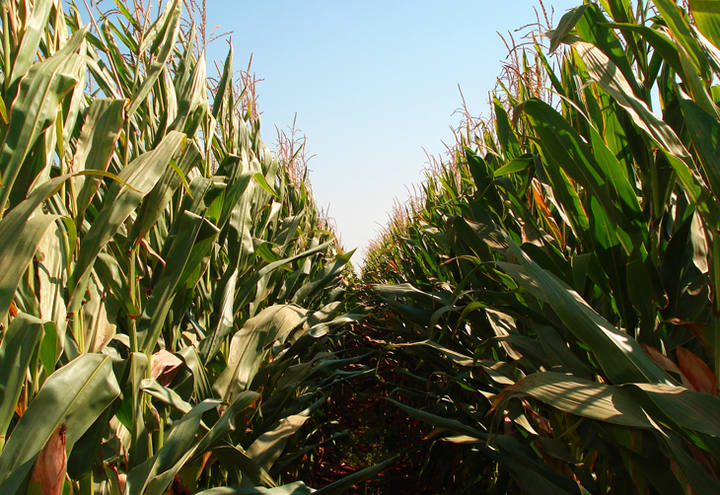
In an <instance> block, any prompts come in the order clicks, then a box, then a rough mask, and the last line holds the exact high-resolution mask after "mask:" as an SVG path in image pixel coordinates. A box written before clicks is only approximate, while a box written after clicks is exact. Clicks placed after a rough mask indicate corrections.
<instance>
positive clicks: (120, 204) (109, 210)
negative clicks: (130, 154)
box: [69, 131, 185, 313]
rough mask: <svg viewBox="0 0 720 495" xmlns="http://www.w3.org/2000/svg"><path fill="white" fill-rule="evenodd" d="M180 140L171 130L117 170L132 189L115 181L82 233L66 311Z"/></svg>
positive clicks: (77, 300) (75, 302) (79, 297)
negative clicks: (93, 218) (95, 263)
mask: <svg viewBox="0 0 720 495" xmlns="http://www.w3.org/2000/svg"><path fill="white" fill-rule="evenodd" d="M184 141H185V135H184V134H183V133H181V132H176V131H171V132H170V133H168V135H167V136H165V138H164V139H163V140H162V142H161V143H160V144H159V145H158V146H157V147H156V148H154V149H153V150H151V151H148V152H146V153H144V154H142V155H140V156H139V157H138V158H136V159H135V160H133V161H132V163H131V164H130V165H128V166H127V167H125V168H124V169H123V170H122V171H121V172H120V174H119V177H120V179H122V180H123V181H125V182H126V183H127V184H129V185H130V186H132V188H133V189H130V188H129V187H126V186H120V185H118V184H115V185H114V187H113V188H112V189H111V190H110V191H109V192H108V199H107V200H106V201H105V202H104V207H103V209H102V210H101V211H100V212H99V213H98V216H97V217H96V218H95V220H94V222H93V225H92V227H91V229H90V231H89V232H88V233H87V234H86V235H85V238H84V239H83V242H82V244H81V246H80V251H79V253H78V260H77V263H76V265H75V269H74V271H73V277H72V280H73V282H74V287H73V286H72V285H71V287H72V297H71V300H70V304H69V311H70V312H73V313H74V312H76V311H77V309H78V308H79V307H80V304H81V303H82V298H83V297H84V294H83V293H84V287H85V286H86V285H87V283H88V278H89V276H90V269H91V268H92V266H93V264H94V262H95V258H96V257H97V255H98V253H99V252H100V250H101V249H102V248H103V247H104V246H105V245H106V244H107V243H108V242H109V241H110V239H111V238H112V236H113V235H114V234H115V232H117V230H118V229H119V228H120V226H121V225H122V224H123V222H124V221H125V220H126V219H127V217H128V216H129V215H130V214H131V213H132V212H133V211H134V210H135V209H136V208H137V206H138V205H139V204H140V201H141V200H142V199H143V198H144V197H145V195H147V194H148V193H149V192H150V190H151V189H152V188H153V187H154V186H155V183H156V182H157V181H158V180H159V179H160V177H161V176H162V174H163V173H164V171H165V168H166V167H167V164H168V163H169V162H170V160H171V159H172V157H173V155H175V153H176V152H177V150H178V149H179V148H180V146H181V144H182V143H183V142H184Z"/></svg>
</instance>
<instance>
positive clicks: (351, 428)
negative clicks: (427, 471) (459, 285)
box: [302, 322, 442, 495]
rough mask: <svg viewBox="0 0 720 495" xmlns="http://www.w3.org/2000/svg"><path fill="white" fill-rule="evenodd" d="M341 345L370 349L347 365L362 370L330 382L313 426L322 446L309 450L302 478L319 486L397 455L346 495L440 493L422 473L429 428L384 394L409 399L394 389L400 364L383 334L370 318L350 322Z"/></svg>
mask: <svg viewBox="0 0 720 495" xmlns="http://www.w3.org/2000/svg"><path fill="white" fill-rule="evenodd" d="M353 330H354V331H353V332H350V334H349V335H348V337H347V341H346V342H344V343H343V347H344V348H345V349H346V350H347V352H350V353H353V354H362V353H367V352H368V351H370V352H371V355H370V356H369V357H368V358H367V359H366V360H365V364H351V365H349V366H348V368H347V370H348V371H352V370H357V368H358V367H361V366H365V367H366V368H367V370H368V372H367V373H366V374H363V375H361V376H359V377H357V378H354V379H352V380H350V381H343V382H340V383H337V384H335V385H334V386H333V388H332V390H331V392H330V393H329V397H328V405H327V408H326V410H325V415H324V416H323V418H322V422H319V424H317V425H315V427H317V428H318V430H317V433H316V435H317V438H318V440H319V443H321V444H322V446H320V447H318V449H317V450H316V451H315V452H313V453H312V454H309V456H308V459H307V461H308V463H307V465H308V468H307V472H306V473H304V474H305V476H304V477H303V478H302V479H305V480H307V481H308V482H309V483H310V484H311V485H313V486H318V487H320V486H324V485H327V484H329V483H331V482H333V481H336V480H338V479H340V478H342V477H344V476H347V475H349V474H351V473H353V472H355V471H357V470H359V469H362V468H364V467H367V466H372V465H375V464H378V463H380V462H382V461H384V460H386V459H389V458H392V457H397V459H396V460H395V461H394V462H393V463H392V464H391V465H390V466H389V467H387V468H386V469H385V470H383V471H382V472H380V473H379V474H378V475H377V476H376V477H374V478H371V479H369V480H367V481H365V482H362V483H358V484H357V485H355V486H353V487H352V488H351V489H349V490H348V491H347V493H350V494H363V495H369V494H384V493H393V494H403V493H413V494H423V493H428V494H429V493H442V489H441V486H442V483H432V482H431V481H430V480H428V479H425V478H427V477H426V476H424V475H423V463H424V462H425V459H426V457H427V454H428V450H429V449H430V446H431V443H430V442H429V441H428V440H427V435H428V434H429V433H430V432H431V428H430V427H428V426H427V425H426V424H424V423H422V422H420V421H419V420H417V419H415V418H412V417H410V416H408V415H407V414H406V413H404V412H403V411H401V410H400V409H398V408H397V407H396V406H394V405H393V404H392V403H390V402H389V401H387V400H386V397H390V396H392V397H393V398H394V399H398V400H402V401H404V402H406V403H412V402H413V399H412V398H410V397H406V396H405V395H403V394H402V393H401V392H398V391H397V387H398V386H399V385H401V384H404V383H405V382H406V381H407V377H405V376H404V375H403V373H402V372H401V369H402V366H403V363H400V362H399V361H398V358H397V356H396V355H394V353H392V352H387V351H386V350H385V347H386V344H387V343H386V342H385V341H384V340H382V338H383V337H385V338H387V337H386V334H385V333H384V332H382V331H381V330H378V329H377V328H376V327H374V326H373V324H372V323H371V322H368V323H363V324H359V325H355V326H354V329H353Z"/></svg>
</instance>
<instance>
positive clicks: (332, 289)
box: [0, 0, 374, 495]
mask: <svg viewBox="0 0 720 495" xmlns="http://www.w3.org/2000/svg"><path fill="white" fill-rule="evenodd" d="M116 7H117V10H116V12H115V13H114V14H108V15H100V16H97V14H96V15H95V16H94V18H93V21H92V26H84V25H83V23H82V21H81V17H80V14H79V13H78V10H77V9H76V8H75V7H74V6H68V4H67V3H65V2H63V1H61V0H34V1H31V0H10V1H8V2H4V3H3V5H2V6H1V7H0V13H1V14H2V27H3V29H2V45H1V46H2V48H1V49H0V53H1V54H2V56H0V60H2V61H1V62H0V67H2V69H1V70H0V135H2V142H1V145H0V157H1V158H0V163H1V165H0V260H2V261H0V263H1V264H2V269H1V270H0V324H1V325H2V330H1V332H0V336H1V338H2V340H1V342H0V374H2V377H1V378H0V381H1V382H2V387H1V388H0V430H1V431H0V438H1V440H0V492H2V493H8V494H13V493H45V494H48V493H52V494H59V493H68V490H69V491H70V492H72V493H88V494H89V493H104V494H113V495H119V494H123V493H124V494H160V493H166V492H167V491H168V490H170V491H172V492H173V493H178V492H182V493H196V492H197V493H200V492H203V490H207V491H206V492H204V493H208V494H210V493H215V492H214V491H213V488H214V487H219V486H222V487H227V488H225V489H224V490H225V491H223V492H222V493H309V492H311V491H313V489H311V488H310V487H307V486H305V485H304V484H303V483H302V482H301V481H296V480H286V479H284V473H286V472H291V471H292V469H291V466H292V463H293V462H298V459H301V457H302V453H303V451H304V449H307V448H309V447H308V443H307V442H308V439H307V438H306V437H298V436H297V435H296V433H298V432H301V434H302V435H307V432H305V433H302V431H304V430H302V426H303V424H304V423H305V422H306V421H307V420H308V419H309V418H310V417H311V416H312V415H313V412H314V411H315V410H317V408H318V407H320V406H321V405H322V403H323V387H324V386H326V385H327V384H328V383H331V382H332V381H333V380H334V379H336V378H337V376H336V374H335V370H337V369H339V368H340V367H341V366H342V365H343V363H342V362H338V360H335V359H333V357H334V355H333V353H332V352H331V349H330V348H329V347H328V345H327V342H328V338H329V337H328V335H330V334H332V332H333V331H334V329H336V328H338V327H339V326H341V325H343V324H344V323H346V322H347V321H350V320H352V319H353V315H351V314H348V313H347V310H348V308H347V306H346V304H345V303H344V300H345V299H344V294H345V290H346V289H345V286H346V283H345V280H346V278H347V273H348V272H347V266H348V265H347V263H348V261H349V257H350V255H351V254H352V253H344V252H342V250H341V249H340V248H339V246H338V244H337V242H336V240H335V237H334V235H333V233H332V232H331V231H330V229H329V228H328V227H327V223H326V222H325V221H324V220H323V218H322V216H321V215H319V212H318V209H317V208H316V205H315V202H314V199H313V197H312V194H311V191H310V189H309V186H308V184H307V183H306V182H305V180H304V179H305V178H304V177H303V176H299V177H298V175H297V174H296V173H291V170H290V169H289V168H288V164H287V163H281V162H280V161H278V160H277V159H276V158H275V157H274V156H273V155H272V153H271V152H270V151H269V150H268V148H267V147H265V145H264V144H263V143H262V141H261V140H260V122H259V119H257V118H256V114H255V113H254V109H252V108H249V106H248V105H247V100H246V99H244V98H245V95H244V94H243V93H242V89H243V88H238V86H237V85H236V84H235V82H234V80H233V73H234V72H233V56H232V51H231V52H230V53H229V55H228V57H227V60H226V61H225V64H224V69H223V72H222V74H221V75H220V77H219V79H218V80H217V81H215V82H214V83H213V84H210V83H209V82H208V78H207V75H206V72H205V71H206V69H205V67H206V63H205V59H204V55H203V54H202V53H201V52H200V51H199V50H198V47H197V41H196V39H195V35H194V32H193V30H187V31H186V30H183V29H181V20H182V11H181V7H182V2H181V1H180V0H170V1H168V2H165V3H164V4H163V5H162V8H161V10H160V14H159V17H158V18H157V19H155V20H154V21H153V20H152V19H150V18H149V17H146V18H140V17H139V16H138V15H137V12H133V11H131V9H129V8H128V7H126V6H125V4H123V3H122V2H117V5H116ZM95 17H97V18H98V19H100V21H101V22H98V21H96V20H95ZM243 102H245V104H243ZM293 460H294V461H293ZM278 466H279V467H278ZM372 472H374V471H373V470H372V469H371V470H369V471H366V472H365V473H364V474H361V475H359V476H360V477H362V476H363V475H369V474H372ZM357 477H358V476H356V479H357ZM286 481H287V482H288V484H285V485H283V483H284V482H286ZM351 481H352V480H351ZM346 485H347V482H340V483H339V484H336V485H331V486H329V487H326V488H325V489H324V490H323V491H325V492H327V493H337V492H339V491H341V490H342V489H343V487H344V486H346ZM256 487H257V488H256Z"/></svg>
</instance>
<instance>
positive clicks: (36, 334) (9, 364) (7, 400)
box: [0, 313, 43, 437]
mask: <svg viewBox="0 0 720 495" xmlns="http://www.w3.org/2000/svg"><path fill="white" fill-rule="evenodd" d="M42 334H43V322H42V320H39V319H37V318H35V317H33V316H30V315H26V314H24V313H18V315H17V316H15V318H14V319H13V321H12V323H11V324H10V326H9V327H8V328H7V330H6V331H5V335H3V339H2V342H1V343H0V383H2V386H0V435H2V436H3V437H5V435H6V433H7V429H8V427H9V426H10V421H11V420H12V418H13V414H14V413H15V405H16V404H17V402H18V399H19V397H20V392H21V391H22V386H23V383H24V382H25V376H26V374H27V370H28V366H29V364H30V358H31V356H32V353H33V352H35V349H36V348H37V345H38V343H39V342H40V338H41V337H42Z"/></svg>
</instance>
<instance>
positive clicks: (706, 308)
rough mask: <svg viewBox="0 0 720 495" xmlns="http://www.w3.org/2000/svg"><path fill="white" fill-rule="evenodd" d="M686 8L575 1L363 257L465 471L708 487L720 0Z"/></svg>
mask: <svg viewBox="0 0 720 495" xmlns="http://www.w3.org/2000/svg"><path fill="white" fill-rule="evenodd" d="M689 9H690V10H689V12H688V11H685V10H683V9H682V8H680V7H678V5H676V3H674V2H672V1H669V0H657V1H654V2H653V4H652V5H650V4H646V3H645V2H643V1H638V2H630V1H628V0H606V1H599V2H597V3H595V2H586V3H585V4H583V5H581V6H579V7H577V8H575V9H572V10H571V11H569V12H568V13H567V14H566V15H565V16H563V18H562V19H561V20H560V22H559V23H558V25H557V27H556V28H555V29H554V30H553V31H551V32H550V33H549V34H548V40H549V47H548V49H547V50H546V49H543V48H541V46H540V45H539V44H538V45H537V49H536V51H535V52H533V53H525V57H524V58H521V59H520V60H521V62H520V65H519V67H517V71H518V73H519V74H527V75H528V77H527V78H523V77H520V78H519V80H520V84H519V85H518V89H517V91H516V92H509V91H508V92H507V93H506V94H504V95H503V98H498V99H496V100H495V107H494V121H493V122H491V123H490V125H489V126H487V127H486V129H485V130H484V131H482V129H481V131H479V132H478V133H477V134H475V135H467V136H465V143H464V144H465V146H464V147H463V148H461V149H459V150H458V152H457V154H456V156H455V157H454V160H453V162H452V163H450V164H448V165H447V166H446V167H445V168H443V169H442V170H441V171H439V172H437V173H436V174H434V175H431V176H430V177H429V178H428V180H427V181H426V183H425V184H424V185H423V188H424V189H423V193H424V201H423V203H422V204H419V205H417V206H416V207H415V208H414V210H413V211H411V212H410V213H411V214H410V215H409V216H408V218H407V219H403V220H402V221H396V222H394V223H393V224H391V226H390V227H389V230H388V233H387V234H386V235H385V237H384V238H382V239H381V240H380V241H379V242H378V243H377V247H376V249H375V250H374V251H373V252H371V253H370V255H369V256H368V263H367V265H366V268H365V273H364V278H365V280H366V281H367V282H370V283H378V282H382V284H381V285H377V286H376V293H377V294H378V297H379V298H380V301H382V303H383V304H386V305H388V306H389V307H390V308H392V309H393V310H394V311H396V312H397V313H398V314H400V315H402V317H401V318H398V321H397V322H396V325H395V331H396V332H398V333H399V334H400V335H402V336H403V338H404V339H405V340H406V342H405V343H404V344H401V345H400V346H397V347H396V348H395V349H394V350H393V352H403V353H405V354H406V355H407V356H410V357H411V358H412V359H414V360H415V361H414V362H415V363H416V365H415V367H414V368H413V369H411V370H409V371H408V373H409V374H410V376H412V377H413V378H414V379H415V380H417V384H418V385H417V388H415V389H412V390H406V393H412V394H414V396H416V397H424V398H425V401H426V404H427V407H426V408H424V409H415V408H410V407H409V406H407V405H404V404H401V403H398V407H401V408H403V409H405V410H407V411H408V412H410V413H411V414H414V415H416V416H417V417H420V418H422V419H424V420H426V421H428V422H429V423H431V424H434V425H435V426H436V427H437V428H438V437H439V440H437V442H436V445H435V446H434V447H433V448H434V449H435V451H436V454H437V456H436V458H435V459H430V460H429V461H428V462H429V467H428V470H430V469H447V474H446V476H447V477H446V480H447V483H448V484H454V486H457V487H458V489H465V490H468V491H469V490H473V489H478V488H479V487H482V488H483V489H486V490H491V489H492V490H499V491H502V490H505V491H510V492H513V491H521V492H527V493H576V492H577V491H578V490H579V491H581V492H583V493H601V492H607V491H608V490H611V489H612V490H613V491H614V492H618V493H656V492H657V493H683V492H684V493H712V492H715V491H717V490H718V489H719V488H720V483H719V482H718V474H720V464H719V462H720V451H719V450H718V445H719V444H718V443H717V439H718V435H719V434H720V430H718V426H719V425H718V422H717V418H718V417H720V401H718V398H717V395H718V377H720V360H719V358H718V353H719V350H720V345H719V343H718V340H717V335H718V318H717V315H718V296H717V294H718V287H720V285H719V284H720V275H719V272H718V270H717V266H718V256H717V243H718V236H717V232H718V227H720V224H718V211H720V210H719V209H718V186H719V185H720V184H719V183H718V178H717V171H716V163H715V158H716V156H717V149H716V147H717V136H716V133H717V131H718V129H720V127H718V126H719V125H720V120H719V118H720V113H718V102H720V100H719V98H718V97H719V96H720V93H718V92H717V86H716V82H717V77H718V70H720V65H719V64H718V61H719V60H720V59H719V58H718V56H717V54H718V53H720V52H718V45H720V37H719V33H718V31H717V22H718V19H720V9H718V7H717V6H715V4H714V3H707V2H692V1H691V2H689ZM548 52H555V53H556V54H559V60H560V63H559V66H553V65H552V64H551V62H550V59H549V54H548ZM538 68H540V69H539V70H541V71H542V72H543V74H544V76H545V78H546V81H547V84H548V87H549V89H551V90H552V92H553V93H554V94H555V95H556V96H557V100H556V101H557V104H555V105H553V102H551V101H545V100H543V99H541V98H538V97H537V95H538V92H537V91H535V89H534V88H532V87H531V86H530V85H528V84H525V83H523V81H526V80H533V81H536V80H537V78H536V77H531V76H534V75H535V74H536V73H537V71H538ZM501 100H504V101H509V102H510V105H511V108H506V107H504V106H503V105H502V104H501ZM453 449H455V450H454V451H455V452H457V449H462V452H463V454H462V456H461V460H459V461H458V462H461V463H462V465H461V466H452V465H451V466H450V467H443V465H442V463H441V462H439V459H440V458H442V459H444V460H447V458H448V455H450V454H449V452H452V451H453ZM445 464H446V465H447V462H446V463H445Z"/></svg>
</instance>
